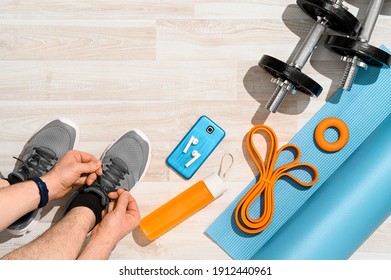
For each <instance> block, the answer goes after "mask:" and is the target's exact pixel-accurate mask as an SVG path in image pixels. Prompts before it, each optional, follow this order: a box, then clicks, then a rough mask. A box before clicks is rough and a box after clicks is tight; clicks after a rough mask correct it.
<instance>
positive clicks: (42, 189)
mask: <svg viewBox="0 0 391 280" xmlns="http://www.w3.org/2000/svg"><path fill="white" fill-rule="evenodd" d="M31 180H33V181H34V183H35V184H37V187H38V189H39V195H40V197H41V200H40V201H39V204H38V208H42V207H44V206H45V205H46V204H48V201H49V190H48V188H47V187H46V184H45V182H44V181H42V180H41V178H39V177H32V178H31Z"/></svg>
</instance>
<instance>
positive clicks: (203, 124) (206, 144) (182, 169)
mask: <svg viewBox="0 0 391 280" xmlns="http://www.w3.org/2000/svg"><path fill="white" fill-rule="evenodd" d="M224 136H225V131H224V130H223V129H222V128H221V127H219V126H218V125H217V124H216V123H214V122H213V121H212V120H211V119H209V118H208V117H207V116H201V117H200V118H199V119H198V121H197V122H196V123H195V124H194V125H193V127H192V128H191V129H190V130H189V132H188V133H187V134H186V135H185V137H183V139H182V140H181V141H180V142H179V144H178V145H177V146H176V147H175V149H174V150H173V151H172V152H171V154H170V155H169V156H168V157H167V160H166V163H167V164H168V165H169V166H170V167H171V168H172V169H174V170H175V171H176V172H177V173H179V174H180V175H181V176H182V177H184V178H186V179H190V178H191V177H192V176H193V175H194V173H195V172H196V171H197V170H198V169H199V168H200V167H201V165H202V164H203V163H204V162H205V160H206V159H207V158H208V157H209V155H210V154H211V153H212V152H213V150H214V149H215V148H216V146H217V145H218V144H219V143H220V142H221V140H223V138H224ZM194 139H196V140H197V141H194V142H191V141H192V140H194ZM189 141H190V143H189ZM195 143H196V144H195ZM186 148H187V149H186ZM197 153H198V155H197ZM192 161H193V162H192ZM189 163H190V164H189Z"/></svg>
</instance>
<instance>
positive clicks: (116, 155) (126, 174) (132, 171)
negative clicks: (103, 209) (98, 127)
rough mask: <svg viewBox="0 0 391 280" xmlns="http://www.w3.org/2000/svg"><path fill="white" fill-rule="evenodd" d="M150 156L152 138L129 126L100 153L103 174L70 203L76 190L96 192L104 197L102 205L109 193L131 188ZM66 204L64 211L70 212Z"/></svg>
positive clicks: (143, 171)
mask: <svg viewBox="0 0 391 280" xmlns="http://www.w3.org/2000/svg"><path fill="white" fill-rule="evenodd" d="M150 159H151V149H150V141H149V139H148V137H147V136H146V135H145V134H144V133H142V132H141V131H139V130H130V131H128V132H126V133H125V134H123V135H122V136H121V137H119V138H118V139H117V140H115V141H114V142H113V143H112V144H111V145H109V146H108V147H107V148H106V150H105V151H104V152H103V154H102V156H101V160H102V168H103V174H102V176H100V177H98V178H97V179H96V180H95V182H94V183H92V185H91V186H86V187H84V188H81V189H79V190H78V191H77V192H75V193H74V194H73V195H72V196H71V198H70V199H69V202H68V204H67V205H68V206H69V204H70V203H71V201H72V200H73V199H74V198H75V197H76V196H77V194H79V193H81V192H84V193H88V192H94V193H96V194H98V195H99V196H100V198H101V204H102V206H106V205H107V204H108V203H109V202H110V199H109V198H108V197H107V194H108V193H110V192H113V191H115V190H116V189H119V188H122V189H125V190H128V191H130V190H131V189H132V188H133V187H134V186H135V185H136V184H137V183H138V182H139V181H141V180H142V178H143V177H144V175H145V173H146V172H147V169H148V166H149V162H150ZM68 206H67V207H65V209H66V210H65V212H67V208H68Z"/></svg>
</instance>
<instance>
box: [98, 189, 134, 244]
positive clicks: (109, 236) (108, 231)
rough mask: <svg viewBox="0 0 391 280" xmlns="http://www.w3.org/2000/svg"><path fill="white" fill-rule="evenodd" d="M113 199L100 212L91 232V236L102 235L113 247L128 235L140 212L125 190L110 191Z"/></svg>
mask: <svg viewBox="0 0 391 280" xmlns="http://www.w3.org/2000/svg"><path fill="white" fill-rule="evenodd" d="M109 197H110V198H111V199H115V200H114V201H112V202H110V203H109V205H108V207H107V209H106V210H104V211H103V213H102V218H103V219H102V221H101V222H100V223H99V224H97V225H96V226H95V228H94V229H93V230H92V232H91V238H96V237H98V238H99V237H102V236H103V238H104V239H106V241H107V242H110V243H111V245H112V246H113V247H115V245H116V244H117V243H118V242H119V241H120V240H121V239H122V238H124V237H125V236H126V235H128V234H129V233H130V232H131V231H132V230H133V229H134V228H135V227H137V226H138V224H139V222H140V212H139V209H138V205H137V202H136V200H135V199H134V198H133V196H132V195H131V194H130V193H129V192H128V191H126V190H123V189H119V190H117V191H116V192H113V193H110V194H109Z"/></svg>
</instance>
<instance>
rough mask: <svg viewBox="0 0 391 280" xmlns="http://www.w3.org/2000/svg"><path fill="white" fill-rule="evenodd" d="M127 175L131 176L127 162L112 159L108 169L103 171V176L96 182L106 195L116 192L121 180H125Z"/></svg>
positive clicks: (107, 166)
mask: <svg viewBox="0 0 391 280" xmlns="http://www.w3.org/2000/svg"><path fill="white" fill-rule="evenodd" d="M125 174H129V171H128V169H127V167H126V164H125V162H123V161H122V160H121V159H119V158H110V162H109V163H107V164H106V169H105V170H104V171H103V174H102V176H100V177H99V180H96V181H95V182H96V183H97V184H98V185H99V186H100V187H101V189H103V190H104V191H105V192H106V193H109V192H112V191H115V189H116V187H117V186H119V185H120V182H121V180H124V179H125Z"/></svg>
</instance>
